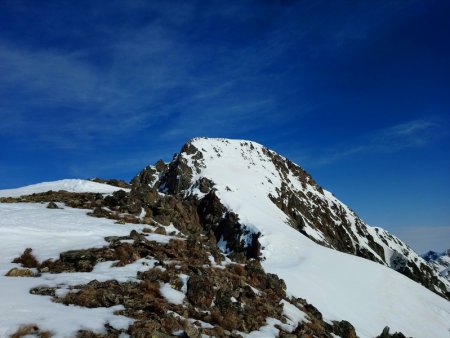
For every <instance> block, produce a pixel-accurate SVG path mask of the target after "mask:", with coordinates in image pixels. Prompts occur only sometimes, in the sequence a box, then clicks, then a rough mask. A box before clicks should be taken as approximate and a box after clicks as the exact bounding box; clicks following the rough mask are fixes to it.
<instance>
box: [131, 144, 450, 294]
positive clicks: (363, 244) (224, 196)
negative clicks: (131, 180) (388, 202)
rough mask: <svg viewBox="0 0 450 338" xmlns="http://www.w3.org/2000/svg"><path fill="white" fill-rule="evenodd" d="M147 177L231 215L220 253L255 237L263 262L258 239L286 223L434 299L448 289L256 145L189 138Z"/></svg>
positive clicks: (407, 251)
mask: <svg viewBox="0 0 450 338" xmlns="http://www.w3.org/2000/svg"><path fill="white" fill-rule="evenodd" d="M152 170H154V169H152ZM142 175H143V173H142V172H141V174H139V175H138V177H139V176H142ZM152 175H154V176H152V177H153V179H152V183H151V185H152V186H153V187H155V188H157V189H158V190H159V191H160V192H163V193H167V194H171V195H180V196H183V197H184V198H196V199H199V200H201V199H203V198H205V196H207V195H208V194H212V193H213V194H214V197H212V196H211V197H208V198H210V199H211V200H212V201H213V200H216V199H217V200H219V201H220V204H221V205H222V206H223V208H221V210H226V211H228V212H232V213H233V214H235V215H236V219H238V221H236V222H235V223H234V224H235V228H239V229H241V230H242V231H238V232H233V231H231V232H230V231H228V230H227V231H228V232H227V231H225V232H226V234H225V233H223V232H221V234H218V236H219V238H217V239H218V240H220V236H222V235H223V236H224V237H223V238H222V240H223V241H222V243H223V246H224V248H226V247H227V245H228V246H229V248H230V247H233V248H234V249H236V248H237V247H240V250H242V251H243V252H248V250H250V248H254V247H255V243H254V240H255V236H257V238H258V239H259V243H260V244H261V248H262V252H261V254H262V255H263V256H264V255H266V256H267V255H269V253H268V252H267V250H266V251H265V247H264V242H265V236H268V235H269V234H272V233H276V232H277V231H278V230H279V229H280V228H282V227H283V226H285V225H286V224H288V225H289V226H290V227H292V228H293V229H295V230H296V231H298V232H299V233H301V234H302V235H304V236H306V237H308V238H309V239H311V240H313V241H314V242H316V243H318V244H321V245H323V246H325V247H328V248H331V249H335V250H338V251H341V252H344V253H349V254H352V255H356V256H360V257H363V258H366V259H369V260H372V261H375V262H377V263H380V264H383V265H386V266H389V267H391V268H393V269H395V270H396V271H399V272H401V273H402V274H404V275H406V276H408V277H409V278H411V279H414V280H416V281H418V282H419V283H422V284H423V285H425V286H427V287H429V288H430V289H431V290H433V291H435V292H438V293H439V294H441V295H444V296H445V295H446V292H448V291H447V287H448V288H450V282H449V281H448V280H446V279H443V278H442V277H441V276H440V275H439V273H438V271H437V269H433V268H432V267H430V266H429V265H428V264H427V262H426V261H425V260H424V259H422V258H421V257H420V256H419V255H418V254H417V253H415V252H414V251H413V250H412V249H411V248H409V247H408V246H407V245H406V244H405V243H404V242H402V241H401V240H400V239H398V238H396V237H395V236H393V235H392V234H390V233H389V232H387V231H386V230H384V229H382V228H378V227H370V226H368V225H367V224H366V223H364V222H363V221H362V220H361V219H360V218H359V217H358V216H357V215H356V214H355V213H354V212H353V211H352V210H351V209H350V208H349V207H348V206H347V205H345V204H344V203H342V202H341V201H339V200H338V199H337V198H336V197H334V196H333V194H332V193H330V192H329V191H326V190H324V189H322V188H321V187H320V186H319V185H318V184H317V183H316V181H315V180H314V179H313V178H312V176H311V175H310V174H308V173H307V172H306V171H305V170H304V169H302V168H301V167H300V166H298V165H297V164H295V163H293V162H292V161H290V160H289V159H287V158H285V157H283V156H281V155H279V154H277V153H276V152H275V151H272V150H270V149H268V148H267V147H264V146H263V145H261V144H259V143H257V142H253V141H248V140H233V139H225V138H206V137H197V138H193V139H191V140H189V141H188V142H187V143H186V144H185V145H184V146H183V147H182V149H181V151H180V152H179V153H178V154H176V155H175V157H174V159H173V160H172V162H171V163H169V164H167V165H165V167H164V168H163V169H162V170H155V171H154V172H153V174H152ZM238 234H239V236H238ZM233 236H234V237H233ZM236 236H238V237H239V238H238V239H236V238H235V237H236ZM225 238H228V241H226V240H225ZM239 241H242V245H240V246H239V245H238V244H237V243H238V242H239ZM266 249H267V248H266ZM250 252H254V250H253V249H251V250H250ZM425 270H426V272H424V271H425ZM424 276H426V277H424Z"/></svg>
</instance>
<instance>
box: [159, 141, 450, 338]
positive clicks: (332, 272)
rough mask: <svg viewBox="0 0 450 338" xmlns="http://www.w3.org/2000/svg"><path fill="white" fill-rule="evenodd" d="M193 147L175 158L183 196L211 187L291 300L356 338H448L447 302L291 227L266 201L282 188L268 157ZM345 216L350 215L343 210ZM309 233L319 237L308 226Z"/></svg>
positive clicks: (325, 196) (202, 144)
mask: <svg viewBox="0 0 450 338" xmlns="http://www.w3.org/2000/svg"><path fill="white" fill-rule="evenodd" d="M190 144H191V145H192V146H194V147H195V148H197V150H198V151H197V152H196V153H190V154H187V153H186V152H182V153H180V154H179V156H181V157H182V159H183V160H184V162H185V163H186V164H187V165H188V166H189V167H191V168H192V178H191V185H190V188H189V189H187V190H186V191H185V193H186V194H195V195H198V196H199V197H202V196H203V195H204V194H203V193H201V192H200V190H199V189H198V188H197V187H198V186H199V184H198V182H199V179H200V178H202V177H205V178H208V179H210V180H212V181H213V182H214V183H215V185H214V188H215V189H217V191H216V195H217V196H218V197H219V198H220V200H221V202H222V203H223V204H224V205H225V206H226V207H227V208H228V209H229V210H231V211H233V212H235V213H237V214H238V215H239V218H240V223H241V224H243V225H245V227H246V228H247V229H249V230H250V231H252V232H261V237H260V240H259V241H260V243H261V244H262V246H263V250H262V254H263V256H264V257H265V260H264V261H263V262H262V264H263V266H264V268H265V269H266V271H268V272H271V273H275V274H277V275H278V276H280V277H281V278H283V279H284V280H285V281H286V284H287V289H288V292H289V293H290V294H292V295H294V296H296V297H302V298H306V300H307V301H308V302H310V303H311V304H313V305H314V306H316V307H317V308H318V309H319V310H320V311H321V312H322V314H323V315H324V317H325V319H327V320H338V319H339V320H342V319H345V320H348V321H350V322H351V323H352V324H353V325H354V326H355V328H356V331H357V334H358V335H360V336H361V337H374V336H376V335H378V334H380V333H381V331H382V330H383V328H384V327H385V326H386V325H388V326H389V327H391V329H392V330H395V331H401V332H403V333H404V334H405V335H407V336H413V337H447V338H448V337H449V330H450V302H448V301H446V300H445V299H443V298H441V297H439V296H437V295H436V294H434V293H432V292H431V291H429V290H427V289H426V288H424V287H422V286H421V285H419V284H417V283H415V282H413V281H412V280H410V279H408V278H406V277H404V276H403V275H401V274H399V273H397V272H395V271H393V270H392V269H389V268H387V267H385V266H383V265H380V264H377V263H374V262H371V261H368V260H365V259H362V258H359V257H356V256H352V255H349V254H344V253H341V252H338V251H335V250H332V249H329V248H326V247H323V246H321V245H318V244H316V243H315V242H313V241H311V240H310V239H308V238H307V237H305V236H304V235H302V234H301V233H300V232H298V231H297V230H295V229H293V228H292V227H290V226H289V225H288V217H287V215H286V214H285V213H284V212H282V211H281V210H280V209H279V208H278V207H277V206H276V205H275V204H274V203H273V202H272V200H271V199H270V198H269V195H272V196H277V194H278V191H279V189H280V188H281V185H282V182H283V180H284V181H287V180H286V176H285V177H282V176H281V174H280V173H279V170H278V169H277V168H276V167H275V165H274V163H273V162H272V161H271V160H270V158H269V157H268V156H267V149H264V148H263V147H262V146H261V145H259V144H257V143H253V142H249V141H239V140H226V139H205V138H197V139H193V140H192V141H190ZM198 152H200V153H201V156H199V154H198ZM287 176H288V181H289V183H290V185H291V187H292V188H293V189H299V190H302V191H305V193H308V192H309V193H310V195H312V194H315V195H317V196H319V195H320V196H321V197H320V198H321V199H322V200H324V201H325V202H326V203H335V204H336V201H337V200H336V199H335V198H334V197H333V196H332V194H331V193H329V192H326V191H325V192H323V193H321V192H320V191H319V189H318V187H317V186H315V185H313V184H308V185H305V186H304V185H302V184H301V183H300V182H299V181H298V180H296V179H295V177H292V175H290V176H289V173H288V174H287ZM163 188H164V187H163ZM339 203H340V202H339ZM339 206H343V207H342V208H344V207H345V208H347V207H346V206H345V205H343V204H342V203H340V204H339ZM347 209H348V208H347ZM348 215H350V216H352V215H354V214H353V212H351V211H350V210H349V209H348ZM372 229H374V228H372ZM371 231H372V230H371ZM306 232H309V233H308V234H309V235H310V236H313V237H314V236H317V238H319V239H320V238H321V237H323V236H322V234H321V233H320V232H319V231H317V230H316V229H314V228H313V227H308V225H306ZM373 232H374V233H375V232H376V230H373ZM355 240H360V241H363V240H364V239H355ZM385 246H386V247H388V245H385ZM369 249H370V248H369ZM374 254H376V252H374Z"/></svg>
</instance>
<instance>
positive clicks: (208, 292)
mask: <svg viewBox="0 0 450 338" xmlns="http://www.w3.org/2000/svg"><path fill="white" fill-rule="evenodd" d="M213 286H214V284H213V283H212V281H211V280H210V279H209V278H208V277H207V276H192V277H190V278H189V280H188V282H187V293H186V296H187V299H188V300H189V302H190V303H191V304H193V305H194V306H198V307H200V308H209V307H210V305H211V303H212V301H213V299H214V289H213Z"/></svg>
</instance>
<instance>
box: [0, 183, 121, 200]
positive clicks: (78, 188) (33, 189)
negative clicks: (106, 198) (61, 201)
mask: <svg viewBox="0 0 450 338" xmlns="http://www.w3.org/2000/svg"><path fill="white" fill-rule="evenodd" d="M120 189H122V190H127V189H123V188H118V187H115V186H112V185H109V184H103V183H97V182H92V181H89V180H80V179H65V180H59V181H52V182H43V183H38V184H32V185H28V186H25V187H21V188H16V189H5V190H0V197H19V196H23V195H31V194H38V193H43V192H47V191H50V190H52V191H59V190H64V191H68V192H78V193H84V192H92V193H100V194H111V193H113V192H114V191H117V190H120Z"/></svg>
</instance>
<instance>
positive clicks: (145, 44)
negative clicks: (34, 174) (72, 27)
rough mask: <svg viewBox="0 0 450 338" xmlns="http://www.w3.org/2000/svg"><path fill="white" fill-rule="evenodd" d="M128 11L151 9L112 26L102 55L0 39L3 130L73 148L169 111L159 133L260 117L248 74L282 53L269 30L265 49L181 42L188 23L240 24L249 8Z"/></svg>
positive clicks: (263, 105) (264, 101) (153, 122)
mask: <svg viewBox="0 0 450 338" xmlns="http://www.w3.org/2000/svg"><path fill="white" fill-rule="evenodd" d="M132 7H133V8H131V9H129V10H154V11H156V15H155V19H154V20H153V21H150V22H149V23H148V24H146V25H145V26H143V27H140V28H139V29H135V27H131V28H130V27H118V28H116V29H113V30H112V32H111V34H106V35H105V37H104V41H103V42H102V43H103V45H102V46H101V51H102V52H103V53H106V54H104V55H102V56H100V58H99V57H98V56H97V54H98V52H99V50H97V49H96V47H95V46H91V47H89V48H82V49H80V50H72V51H69V52H68V51H65V50H61V49H55V48H38V47H30V46H27V47H23V46H20V45H19V44H17V43H14V42H12V41H8V40H0V72H1V73H2V77H1V78H0V91H1V92H2V93H3V94H5V95H2V98H0V117H1V118H2V125H1V126H0V136H1V135H5V136H8V137H10V138H11V137H12V138H15V139H17V140H20V139H21V137H20V136H21V135H23V134H24V133H26V134H27V135H28V137H27V142H29V143H30V144H48V145H49V146H52V147H62V148H71V147H80V146H84V145H89V144H91V143H92V142H93V141H94V140H96V141H97V142H109V141H110V140H111V139H114V138H115V137H117V136H126V135H131V134H133V133H136V132H139V131H142V130H144V129H148V128H150V127H155V128H157V127H159V126H158V125H159V124H161V123H164V121H165V120H166V119H167V118H168V117H170V120H171V121H170V124H169V123H167V124H165V125H164V132H163V133H161V136H162V137H164V138H167V137H172V136H175V135H178V136H180V137H186V136H188V135H190V134H191V133H192V132H193V131H195V132H196V133H199V134H203V133H205V132H208V131H210V130H214V129H217V128H218V127H219V126H220V125H221V130H222V131H224V129H226V128H229V129H230V130H233V129H234V130H237V129H242V128H243V127H244V126H245V123H244V122H249V121H251V120H252V117H253V120H257V119H256V118H255V117H260V118H262V117H263V115H264V112H266V111H267V110H268V109H269V108H270V104H271V101H272V99H271V98H270V97H267V95H265V94H264V93H257V92H255V91H254V90H252V88H253V87H255V85H256V84H257V83H258V81H259V79H258V77H256V76H255V74H256V73H258V72H260V71H261V69H263V68H264V67H267V66H268V65H270V64H271V63H273V62H275V61H276V58H277V57H278V56H279V55H280V54H282V53H283V52H284V49H283V48H281V49H279V48H273V46H277V43H276V41H275V40H277V37H276V36H275V35H274V36H273V37H272V38H271V37H269V39H272V42H273V43H270V44H268V45H266V44H260V43H256V44H253V45H250V46H247V45H243V46H242V48H235V47H233V48H232V47H231V46H227V44H224V45H223V46H220V44H217V42H216V41H208V39H206V40H205V41H203V42H202V43H195V42H194V43H192V42H191V43H186V42H185V40H186V39H190V38H192V36H190V35H187V34H186V33H185V32H184V28H186V27H185V26H184V25H186V24H189V27H192V25H190V24H191V23H192V22H195V21H196V20H202V21H203V23H205V22H206V23H208V22H209V21H211V20H214V19H216V18H219V19H222V20H225V19H226V18H227V17H232V16H234V17H235V18H236V19H238V20H237V21H239V18H240V17H244V16H245V17H247V18H248V17H249V16H252V15H253V14H251V12H250V11H243V12H239V9H242V8H241V7H240V6H238V7H236V6H231V7H229V8H227V6H215V7H212V8H211V10H209V11H206V12H205V11H201V10H199V8H200V7H199V8H197V7H196V6H195V5H194V4H191V5H180V6H178V7H176V8H172V7H171V6H164V5H159V6H158V7H157V8H156V7H154V6H152V5H151V4H149V5H146V4H140V5H139V6H138V8H136V6H135V5H133V6H132ZM177 14H180V16H179V15H177ZM175 18H178V19H176V20H175ZM241 22H242V24H245V20H242V21H241ZM99 25H101V24H99ZM196 34H200V33H196ZM201 34H203V32H202V33H201ZM194 38H195V34H194ZM268 46H270V47H268ZM256 55H258V57H257V56H256ZM102 57H103V58H104V60H102ZM260 118H258V119H259V120H260ZM248 125H249V124H247V126H248ZM55 127H56V128H55ZM255 127H256V124H254V126H253V128H255ZM30 141H32V142H30Z"/></svg>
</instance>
